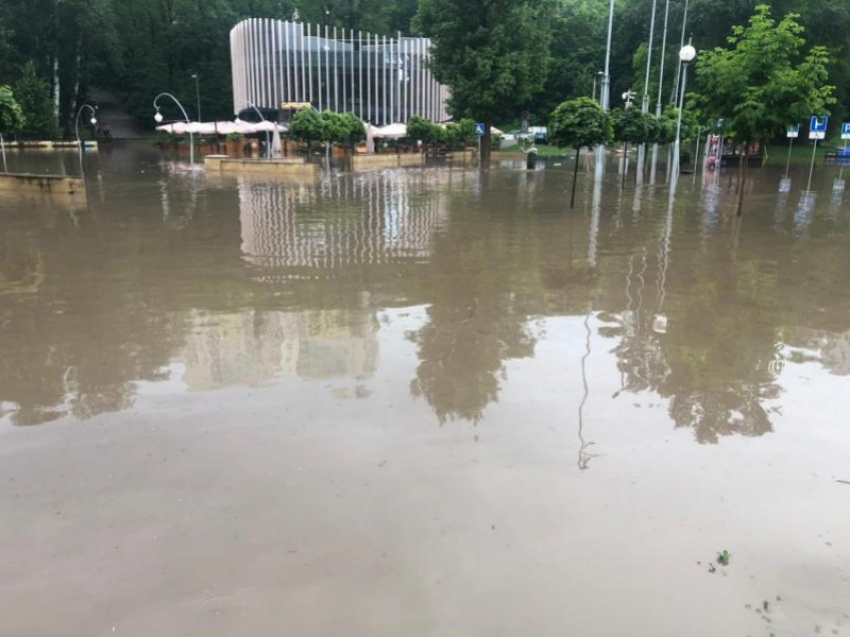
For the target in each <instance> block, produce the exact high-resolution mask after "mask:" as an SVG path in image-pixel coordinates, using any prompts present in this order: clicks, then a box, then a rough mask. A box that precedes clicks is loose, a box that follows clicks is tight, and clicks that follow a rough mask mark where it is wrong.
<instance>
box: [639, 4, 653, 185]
mask: <svg viewBox="0 0 850 637" xmlns="http://www.w3.org/2000/svg"><path fill="white" fill-rule="evenodd" d="M656 4H657V0H652V18H651V19H650V21H649V41H648V45H647V49H646V78H645V79H644V81H643V99H642V100H641V104H640V111H641V113H644V114H646V113H648V112H649V70H650V68H651V66H652V41H653V39H654V38H655V8H656ZM645 158H646V142H644V143H642V144H641V145H640V146H638V152H637V166H636V169H637V173H636V176H637V180H638V182H639V183H643V162H644V159H645Z"/></svg>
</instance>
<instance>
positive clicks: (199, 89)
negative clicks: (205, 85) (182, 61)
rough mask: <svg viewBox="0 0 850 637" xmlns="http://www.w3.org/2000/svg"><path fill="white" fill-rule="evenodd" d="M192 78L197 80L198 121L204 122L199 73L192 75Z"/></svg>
mask: <svg viewBox="0 0 850 637" xmlns="http://www.w3.org/2000/svg"><path fill="white" fill-rule="evenodd" d="M192 77H193V78H195V99H196V100H197V102H198V121H199V122H202V121H204V120H202V119H201V85H200V82H199V80H198V74H197V73H192Z"/></svg>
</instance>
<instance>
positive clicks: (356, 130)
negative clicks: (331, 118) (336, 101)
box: [334, 113, 366, 147]
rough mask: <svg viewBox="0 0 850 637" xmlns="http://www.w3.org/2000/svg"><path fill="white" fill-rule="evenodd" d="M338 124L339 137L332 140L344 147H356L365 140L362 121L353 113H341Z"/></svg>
mask: <svg viewBox="0 0 850 637" xmlns="http://www.w3.org/2000/svg"><path fill="white" fill-rule="evenodd" d="M340 118H341V120H340V122H339V136H338V137H337V138H336V139H335V140H334V141H335V142H337V143H339V144H345V145H346V146H352V147H353V146H356V145H357V144H359V143H360V142H362V141H363V140H364V139H366V129H365V128H364V127H363V121H362V120H361V119H360V118H359V117H357V115H355V114H354V113H341V114H340Z"/></svg>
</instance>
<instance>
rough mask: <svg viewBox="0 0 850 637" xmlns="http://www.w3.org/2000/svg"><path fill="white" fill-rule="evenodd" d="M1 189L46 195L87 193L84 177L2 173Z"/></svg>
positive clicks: (0, 175)
mask: <svg viewBox="0 0 850 637" xmlns="http://www.w3.org/2000/svg"><path fill="white" fill-rule="evenodd" d="M0 190H5V191H19V192H25V193H41V194H45V195H77V194H79V193H85V191H86V185H85V182H84V181H83V180H82V179H77V178H75V177H63V176H59V175H29V174H26V173H0Z"/></svg>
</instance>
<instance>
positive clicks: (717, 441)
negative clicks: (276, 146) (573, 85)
mask: <svg viewBox="0 0 850 637" xmlns="http://www.w3.org/2000/svg"><path fill="white" fill-rule="evenodd" d="M9 163H10V169H12V170H15V169H17V170H24V169H29V170H33V171H36V170H38V171H41V172H48V171H52V172H63V171H67V172H68V173H75V172H76V171H78V170H79V165H78V159H77V156H76V155H75V154H74V153H65V154H62V153H54V154H30V155H15V154H11V155H10V157H9ZM559 163H561V162H560V161H555V162H553V163H552V164H551V165H550V169H548V170H539V171H534V172H527V171H524V170H513V169H510V168H509V167H503V168H497V169H494V170H492V171H490V172H489V173H488V174H486V175H484V176H479V175H478V173H477V172H476V171H464V170H462V169H449V168H428V169H424V170H423V169H410V170H388V171H383V172H370V173H361V174H345V173H334V174H332V175H330V176H325V177H323V178H321V179H320V180H318V181H317V182H316V183H287V182H285V181H274V180H269V179H267V178H266V179H257V178H252V179H247V178H236V177H230V178H222V177H213V176H210V175H205V174H204V172H203V171H202V170H200V171H196V172H190V171H187V170H186V165H185V164H181V163H179V162H175V161H173V160H172V159H170V158H166V157H161V156H160V155H159V154H157V153H156V152H155V151H154V150H152V149H147V148H145V147H143V146H114V147H112V148H109V149H106V150H104V151H102V152H101V153H100V155H87V156H86V158H85V169H86V179H87V193H86V197H85V199H84V200H83V201H82V202H80V201H56V200H35V199H25V200H21V199H18V198H10V197H9V196H8V195H5V196H4V197H3V198H2V199H0V574H2V575H0V635H2V636H3V637H6V636H10V637H11V636H15V637H18V636H21V635H34V636H39V637H46V636H60V635H62V636H64V635H113V634H115V635H129V636H139V637H143V636H144V637H148V636H150V635H160V636H171V635H174V636H181V637H183V636H195V635H197V636H204V637H209V636H210V635H248V634H251V635H298V636H322V637H324V636H329V637H330V636H333V637H336V636H339V635H370V636H374V635H378V636H383V635H386V636H394V637H395V636H397V635H427V636H432V635H433V636H436V635H439V636H446V637H448V636H452V637H455V636H473V635H487V636H499V635H503V636H511V637H513V636H516V635H535V636H550V635H551V636H556V635H557V636H563V635H581V636H582V637H593V636H600V637H602V636H611V635H632V636H647V637H668V636H669V637H681V636H682V635H688V636H690V637H695V636H705V637H716V636H718V635H723V636H724V637H728V636H739V635H740V636H741V637H745V636H752V637H756V636H762V635H763V636H765V637H767V636H768V635H777V636H798V635H816V634H823V635H832V634H836V635H844V634H847V635H850V419H848V411H850V410H849V409H848V407H850V401H848V395H850V285H848V281H850V192H848V193H846V194H843V195H842V194H841V193H836V194H833V193H832V192H831V188H832V184H833V180H834V179H835V178H836V177H837V175H838V169H836V168H826V167H818V169H817V170H816V172H815V180H814V182H813V188H814V189H816V190H817V196H816V197H804V196H802V195H801V188H804V187H805V185H804V182H805V179H806V177H807V170H808V166H805V165H800V166H794V167H793V168H792V172H791V177H792V179H793V183H792V187H791V191H790V192H788V193H781V192H779V183H780V178H781V176H782V167H777V168H765V169H763V170H761V171H755V170H754V171H750V175H751V177H752V180H751V182H750V183H749V184H748V188H749V190H748V192H747V199H746V205H745V212H744V216H743V219H742V220H741V221H739V220H737V219H736V217H735V215H734V211H735V204H736V199H737V197H736V195H735V188H736V173H735V171H734V170H732V171H728V172H724V173H723V174H721V175H720V176H719V177H718V178H710V179H706V180H705V181H703V179H702V178H701V177H699V178H697V179H694V178H692V177H691V176H690V175H683V176H682V178H681V180H680V181H679V183H678V185H677V188H676V192H675V196H674V197H671V196H670V194H669V189H668V187H667V186H666V185H658V186H650V185H646V186H643V187H640V188H636V187H635V186H634V185H633V183H632V182H631V180H630V179H629V180H628V183H627V184H626V186H625V187H621V185H620V179H619V177H618V176H617V174H616V170H615V169H614V168H613V166H612V167H611V169H609V172H608V173H607V174H606V175H605V177H604V181H602V182H601V185H598V186H597V187H594V180H593V179H592V173H590V174H585V173H580V179H579V192H578V194H577V202H576V208H575V209H574V210H570V208H569V184H570V179H571V172H570V169H571V165H570V161H569V160H563V165H562V166H555V164H559ZM722 551H728V553H729V555H730V557H729V563H728V565H727V564H723V563H721V562H725V560H720V561H718V553H720V552H722Z"/></svg>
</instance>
